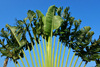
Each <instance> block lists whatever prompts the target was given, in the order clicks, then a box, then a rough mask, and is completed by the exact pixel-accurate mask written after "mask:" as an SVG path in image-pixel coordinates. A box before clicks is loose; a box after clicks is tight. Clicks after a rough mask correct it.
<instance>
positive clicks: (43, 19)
mask: <svg viewBox="0 0 100 67" xmlns="http://www.w3.org/2000/svg"><path fill="white" fill-rule="evenodd" d="M62 10H63V8H62V7H59V8H57V7H56V6H54V5H53V6H50V7H49V9H48V11H47V13H46V16H44V15H43V14H42V12H41V11H39V10H36V13H35V12H34V11H31V10H29V11H28V13H27V17H26V18H25V19H24V20H17V24H16V26H10V25H8V24H7V25H6V27H7V31H4V29H2V30H1V36H2V37H3V39H2V40H0V44H1V45H2V47H0V52H1V53H2V56H7V57H9V58H12V59H14V60H15V59H18V58H19V57H18V55H19V54H20V56H21V57H23V50H24V49H25V48H26V50H27V49H28V46H29V47H30V49H32V48H31V45H30V44H32V45H34V38H36V40H37V42H38V39H39V37H40V36H43V37H44V38H46V39H48V37H49V36H50V35H52V36H59V38H60V41H61V42H63V44H64V45H65V46H68V47H71V48H72V49H73V50H74V51H75V52H76V55H78V56H80V57H81V58H82V59H83V60H84V61H86V63H87V62H90V61H91V60H92V61H96V63H97V66H99V63H100V38H99V39H98V40H92V36H93V34H94V32H93V31H90V29H91V28H90V27H89V26H85V27H84V28H83V29H79V27H80V24H81V20H80V19H79V20H75V18H74V17H72V16H70V12H69V7H66V8H65V9H64V11H63V12H62ZM27 20H29V23H27ZM51 30H52V31H53V34H51ZM26 32H27V33H28V35H29V37H30V41H29V40H27V38H26ZM5 40H6V44H5V42H4V41H5ZM47 41H48V40H47ZM38 43H39V42H38ZM7 51H8V52H7Z"/></svg>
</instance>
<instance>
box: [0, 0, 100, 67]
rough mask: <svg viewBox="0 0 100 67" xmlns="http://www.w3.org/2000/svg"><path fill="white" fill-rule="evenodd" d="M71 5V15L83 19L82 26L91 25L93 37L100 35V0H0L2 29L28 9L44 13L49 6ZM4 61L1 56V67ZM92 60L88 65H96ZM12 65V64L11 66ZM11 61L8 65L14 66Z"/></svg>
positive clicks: (19, 17)
mask: <svg viewBox="0 0 100 67" xmlns="http://www.w3.org/2000/svg"><path fill="white" fill-rule="evenodd" d="M51 5H55V6H57V7H60V6H63V8H65V7H66V6H69V7H70V12H71V16H74V17H75V19H77V20H78V19H81V20H82V23H81V26H80V28H82V27H84V26H90V27H91V28H92V29H91V31H94V32H95V34H94V36H93V39H94V38H95V39H97V38H98V36H99V35H100V30H99V29H100V23H99V22H100V20H99V19H100V0H0V30H1V29H2V28H4V27H5V25H6V24H10V25H15V22H16V21H15V19H21V20H22V19H24V18H25V17H26V16H27V11H28V10H33V11H36V10H37V9H38V10H40V11H41V12H42V13H43V14H45V13H46V12H47V9H48V7H49V6H51ZM3 62H4V57H2V58H1V57H0V67H2V65H3V64H2V63H3ZM94 64H95V63H94V62H91V63H90V64H88V65H87V67H90V66H91V67H92V66H94ZM11 65H12V66H11ZM13 65H14V64H13V63H12V62H11V61H10V62H9V63H8V67H14V66H13Z"/></svg>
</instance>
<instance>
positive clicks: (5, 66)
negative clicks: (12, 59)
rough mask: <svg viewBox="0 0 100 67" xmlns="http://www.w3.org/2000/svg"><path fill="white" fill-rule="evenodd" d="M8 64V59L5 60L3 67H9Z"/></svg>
mask: <svg viewBox="0 0 100 67" xmlns="http://www.w3.org/2000/svg"><path fill="white" fill-rule="evenodd" d="M7 63H8V57H7V58H6V59H5V61H4V65H3V67H7Z"/></svg>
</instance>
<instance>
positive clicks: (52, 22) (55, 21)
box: [42, 5, 63, 35]
mask: <svg viewBox="0 0 100 67" xmlns="http://www.w3.org/2000/svg"><path fill="white" fill-rule="evenodd" d="M55 10H56V7H55V6H54V5H53V6H50V7H49V9H48V11H47V13H46V17H43V18H42V21H43V23H44V32H45V33H46V34H47V35H48V34H50V32H51V28H53V29H57V28H59V27H60V25H61V23H62V21H63V19H62V18H61V17H60V16H55Z"/></svg>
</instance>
